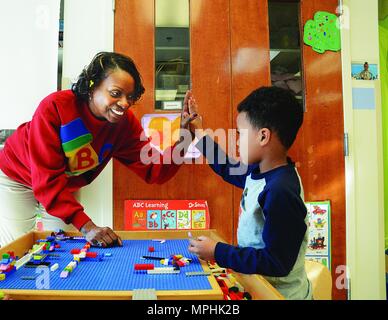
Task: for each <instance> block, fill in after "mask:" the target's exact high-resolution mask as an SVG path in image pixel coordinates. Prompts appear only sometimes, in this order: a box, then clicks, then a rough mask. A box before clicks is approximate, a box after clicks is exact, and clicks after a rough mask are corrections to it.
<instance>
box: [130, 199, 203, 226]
mask: <svg viewBox="0 0 388 320" xmlns="http://www.w3.org/2000/svg"><path fill="white" fill-rule="evenodd" d="M124 208H125V209H124V210H125V223H124V227H125V230H149V231H150V230H201V229H209V226H210V216H209V207H208V205H207V201H205V200H125V203H124Z"/></svg>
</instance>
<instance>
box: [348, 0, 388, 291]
mask: <svg viewBox="0 0 388 320" xmlns="http://www.w3.org/2000/svg"><path fill="white" fill-rule="evenodd" d="M367 2H368V4H367V9H366V7H365V3H366V1H364V0H344V1H343V3H344V6H345V7H344V9H345V10H344V13H345V15H344V16H343V17H342V19H343V28H342V30H341V36H342V64H343V65H342V70H343V98H344V117H345V119H344V120H345V122H344V123H345V132H348V134H349V147H350V150H349V151H350V154H349V157H347V158H346V160H345V168H346V225H347V226H346V239H347V240H346V255H347V267H348V272H349V274H348V275H349V277H350V298H351V299H385V266H384V205H383V204H384V202H383V187H384V185H383V162H382V130H381V91H380V80H376V81H370V82H369V81H367V82H365V81H357V80H352V79H351V63H352V61H355V62H359V61H362V62H365V61H368V62H369V64H372V63H373V64H375V63H377V64H378V63H379V39H378V1H377V0H369V1H367ZM365 87H366V88H374V89H375V97H376V108H375V109H353V101H352V100H353V99H352V88H365Z"/></svg>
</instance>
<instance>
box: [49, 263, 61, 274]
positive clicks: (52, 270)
mask: <svg viewBox="0 0 388 320" xmlns="http://www.w3.org/2000/svg"><path fill="white" fill-rule="evenodd" d="M58 268H59V264H58V263H56V264H53V265H52V266H51V268H50V271H51V272H54V271H55V270H57V269H58Z"/></svg>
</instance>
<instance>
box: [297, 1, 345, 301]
mask: <svg viewBox="0 0 388 320" xmlns="http://www.w3.org/2000/svg"><path fill="white" fill-rule="evenodd" d="M337 5H338V1H337V0H327V1H319V0H304V1H301V24H302V25H301V28H303V26H304V24H305V23H306V21H307V20H309V19H313V17H314V14H315V12H317V11H328V12H332V13H335V10H336V7H337ZM301 30H303V29H301ZM302 52H303V71H304V86H305V99H306V112H305V118H304V123H303V126H302V129H301V131H300V132H299V135H298V138H297V140H296V142H295V145H294V146H293V147H292V150H291V152H290V154H291V157H292V158H293V159H294V160H295V161H296V163H297V167H298V171H299V173H300V175H301V178H302V181H303V185H304V190H305V200H306V201H318V200H326V199H328V200H330V201H331V206H332V221H331V224H332V232H331V233H332V277H333V299H346V290H338V289H337V288H336V287H335V279H336V278H337V276H338V275H337V274H336V273H335V270H336V268H337V267H338V266H340V265H346V233H345V231H346V219H345V163H344V151H343V150H344V146H343V134H344V123H343V102H342V68H341V53H340V52H331V51H327V52H325V53H324V54H319V53H316V52H315V51H313V50H312V48H311V47H309V46H302Z"/></svg>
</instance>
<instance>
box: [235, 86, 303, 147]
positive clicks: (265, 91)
mask: <svg viewBox="0 0 388 320" xmlns="http://www.w3.org/2000/svg"><path fill="white" fill-rule="evenodd" d="M237 110H238V112H239V113H240V112H245V113H246V114H247V118H248V119H249V121H250V123H251V124H252V126H254V127H255V128H257V129H261V128H268V129H270V130H272V131H274V132H276V134H277V136H278V137H279V139H280V142H281V143H282V144H283V146H284V147H285V148H286V149H287V150H288V149H289V148H290V147H291V146H292V144H293V143H294V141H295V138H296V135H297V133H298V130H299V128H300V126H301V125H302V123H303V114H304V111H303V106H302V104H301V103H300V102H299V101H298V100H297V99H296V98H295V97H294V95H293V94H292V93H291V92H290V91H289V90H285V89H282V88H278V87H261V88H258V89H256V90H253V91H252V92H251V93H250V94H249V95H248V96H247V97H246V98H245V99H244V100H242V101H241V102H240V103H239V105H238V107H237Z"/></svg>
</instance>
